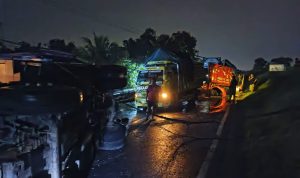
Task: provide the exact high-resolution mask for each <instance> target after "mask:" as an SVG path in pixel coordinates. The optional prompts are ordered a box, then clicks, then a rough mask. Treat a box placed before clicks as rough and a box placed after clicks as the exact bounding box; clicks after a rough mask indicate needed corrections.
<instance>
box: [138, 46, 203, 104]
mask: <svg viewBox="0 0 300 178" xmlns="http://www.w3.org/2000/svg"><path fill="white" fill-rule="evenodd" d="M202 66H203V64H202V63H201V62H199V61H195V60H191V59H182V58H179V57H178V56H176V55H175V54H173V53H171V52H170V51H167V50H164V49H157V50H156V51H155V52H153V53H152V55H150V56H149V57H148V58H146V63H145V68H144V69H143V70H140V71H139V74H138V77H137V81H136V85H137V87H136V96H135V104H136V106H137V107H141V108H146V107H147V103H146V89H147V87H148V85H149V84H150V78H153V77H154V78H156V83H157V84H158V85H160V86H161V93H160V95H159V103H158V107H162V108H168V107H171V106H181V105H184V104H186V103H187V102H189V101H192V100H193V99H195V96H196V93H197V88H199V86H200V84H201V83H202V82H203V80H205V70H204V69H203V67H202Z"/></svg>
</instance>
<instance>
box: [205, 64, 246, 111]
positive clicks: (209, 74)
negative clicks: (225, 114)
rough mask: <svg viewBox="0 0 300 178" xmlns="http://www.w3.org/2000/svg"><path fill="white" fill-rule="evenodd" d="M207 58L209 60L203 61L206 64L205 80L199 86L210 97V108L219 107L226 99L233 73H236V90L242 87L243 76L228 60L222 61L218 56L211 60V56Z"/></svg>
mask: <svg viewBox="0 0 300 178" xmlns="http://www.w3.org/2000/svg"><path fill="white" fill-rule="evenodd" d="M207 59H208V60H209V62H208V61H204V63H205V64H207V70H206V81H205V82H204V83H203V85H202V87H201V92H202V93H205V96H206V97H209V98H210V99H211V104H210V108H211V109H216V108H221V107H223V106H224V104H225V103H226V100H227V99H228V92H229V86H230V83H231V79H232V76H233V74H235V75H236V79H237V80H238V85H237V89H236V91H239V89H241V88H242V86H243V79H244V77H243V74H238V70H237V68H236V67H235V66H234V65H233V64H232V63H231V62H230V61H229V60H224V61H222V60H221V59H220V58H217V59H218V60H213V61H212V60H211V59H212V58H207ZM211 61H212V62H211Z"/></svg>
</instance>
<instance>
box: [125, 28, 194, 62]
mask: <svg viewBox="0 0 300 178" xmlns="http://www.w3.org/2000/svg"><path fill="white" fill-rule="evenodd" d="M196 44H197V40H196V38H195V37H193V36H191V35H190V34H189V33H188V32H186V31H179V32H176V33H173V34H172V35H171V36H169V35H167V34H162V35H160V36H158V37H157V36H156V32H155V31H154V30H153V29H151V28H147V29H146V30H145V32H144V33H143V34H142V35H141V36H140V37H139V38H137V39H135V40H134V39H132V38H130V39H128V40H124V42H123V45H124V47H125V48H126V50H127V51H128V53H129V57H130V58H133V59H136V60H135V61H136V62H144V61H143V60H144V59H145V58H146V56H149V55H150V54H151V53H152V52H153V51H154V50H155V49H156V48H164V49H167V50H169V51H171V52H173V53H175V54H177V55H178V56H179V57H181V58H184V59H185V58H190V59H193V58H194V57H195V55H196V53H197V50H196V49H195V47H196Z"/></svg>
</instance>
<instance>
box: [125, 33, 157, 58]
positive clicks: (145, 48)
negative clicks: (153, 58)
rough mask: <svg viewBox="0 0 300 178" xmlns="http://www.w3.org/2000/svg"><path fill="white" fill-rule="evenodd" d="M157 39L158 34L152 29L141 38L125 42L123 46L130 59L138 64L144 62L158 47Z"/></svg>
mask: <svg viewBox="0 0 300 178" xmlns="http://www.w3.org/2000/svg"><path fill="white" fill-rule="evenodd" d="M156 38H157V37H156V32H155V31H154V30H153V29H152V28H147V29H146V30H145V32H144V33H143V34H142V35H141V36H140V37H139V38H137V39H135V40H134V39H132V38H129V39H128V40H124V41H123V45H124V47H125V48H126V50H127V51H128V53H129V57H130V58H132V59H135V61H136V62H143V61H142V60H143V59H144V58H145V57H146V56H148V55H150V54H151V53H152V52H153V51H154V50H155V48H156V47H157V43H156Z"/></svg>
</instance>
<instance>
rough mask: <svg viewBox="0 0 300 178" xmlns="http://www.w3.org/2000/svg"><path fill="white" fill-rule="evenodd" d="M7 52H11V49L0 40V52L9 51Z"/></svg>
mask: <svg viewBox="0 0 300 178" xmlns="http://www.w3.org/2000/svg"><path fill="white" fill-rule="evenodd" d="M9 52H12V50H11V49H9V48H8V47H6V46H5V45H4V44H3V43H2V42H0V53H9Z"/></svg>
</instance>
